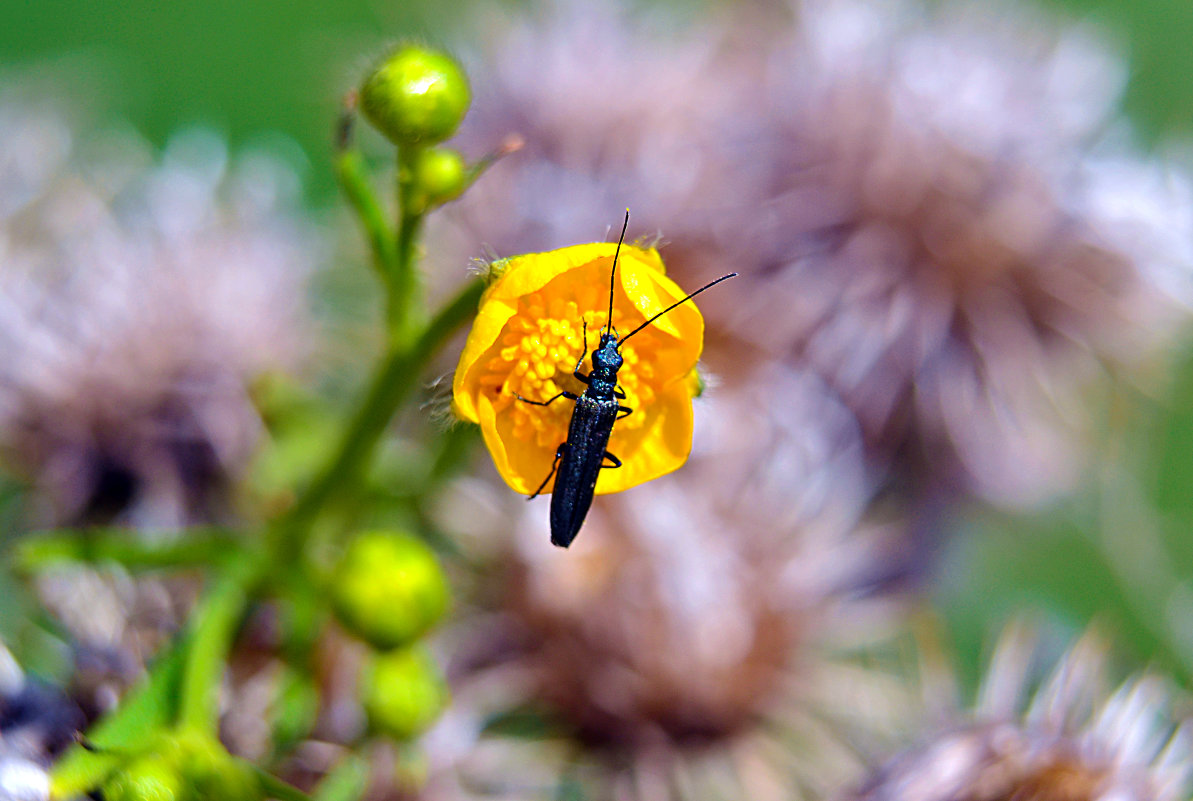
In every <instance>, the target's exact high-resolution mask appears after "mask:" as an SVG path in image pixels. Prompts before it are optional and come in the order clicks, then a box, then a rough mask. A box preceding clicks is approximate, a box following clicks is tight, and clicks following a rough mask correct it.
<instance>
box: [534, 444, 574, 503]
mask: <svg viewBox="0 0 1193 801" xmlns="http://www.w3.org/2000/svg"><path fill="white" fill-rule="evenodd" d="M567 448H568V444H567V443H566V442H561V443H559V447H558V448H556V449H555V461H553V462H551V472H550V473H547V477H546V478H544V479H543V483H542V484H539V488H538V489H536V490H535V491H534V494H533V495H531V496H530V497H529V498H527V499H526V500H528V501H533V500H534V499H535V498H537V497H538V496H539V493H540V492H542V491H543V489H544V488H545V487H546V486H547V482H548V481H550V480H551V476H553V475H555V471H556V469H558V468H559V460H560V459H561V458H562V457H563V454H564V453H565V452H566V451H567Z"/></svg>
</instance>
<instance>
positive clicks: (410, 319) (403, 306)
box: [388, 214, 423, 345]
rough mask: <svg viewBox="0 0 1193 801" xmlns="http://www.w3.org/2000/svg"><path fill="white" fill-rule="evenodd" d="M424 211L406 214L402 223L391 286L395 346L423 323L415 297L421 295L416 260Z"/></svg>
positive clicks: (391, 333) (390, 312) (391, 326)
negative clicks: (415, 267) (415, 265)
mask: <svg viewBox="0 0 1193 801" xmlns="http://www.w3.org/2000/svg"><path fill="white" fill-rule="evenodd" d="M422 222H423V215H422V214H403V215H402V219H401V220H400V221H399V224H398V256H397V267H396V269H395V270H394V273H393V276H392V277H393V284H392V286H391V287H390V296H389V307H388V322H389V336H390V343H391V345H397V344H402V343H404V342H407V341H409V338H410V336H411V333H412V331H413V330H414V329H415V328H416V327H417V326H418V325H419V323H420V322H421V320H419V319H418V318H419V308H418V305H417V304H416V303H415V299H416V298H418V297H419V296H420V293H419V286H418V285H419V277H418V271H417V270H415V269H414V261H415V255H416V250H417V244H418V237H419V234H420V233H421V231H422Z"/></svg>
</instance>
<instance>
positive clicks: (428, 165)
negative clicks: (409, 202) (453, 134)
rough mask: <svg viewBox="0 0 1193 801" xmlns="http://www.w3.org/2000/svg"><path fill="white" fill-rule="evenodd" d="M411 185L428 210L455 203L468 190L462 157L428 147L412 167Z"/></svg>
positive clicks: (465, 168)
mask: <svg viewBox="0 0 1193 801" xmlns="http://www.w3.org/2000/svg"><path fill="white" fill-rule="evenodd" d="M414 185H415V186H416V187H417V191H418V193H419V194H420V195H422V198H423V202H424V204H425V205H426V206H428V207H429V206H438V205H440V204H443V203H446V202H447V201H449V200H454V199H455V198H457V197H459V196H460V193H461V192H463V191H464V190H465V189H466V188H467V187H468V166H467V165H466V164H465V163H464V157H463V156H461V155H460V154H459V153H457V152H456V151H454V150H451V149H449V148H446V147H431V148H427V149H426V150H424V151H422V152H421V153H419V154H418V161H417V162H416V163H415V165H414Z"/></svg>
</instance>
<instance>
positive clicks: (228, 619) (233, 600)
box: [178, 559, 261, 734]
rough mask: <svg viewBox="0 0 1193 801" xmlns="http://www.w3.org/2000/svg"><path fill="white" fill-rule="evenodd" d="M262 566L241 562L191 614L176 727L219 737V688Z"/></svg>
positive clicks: (224, 574)
mask: <svg viewBox="0 0 1193 801" xmlns="http://www.w3.org/2000/svg"><path fill="white" fill-rule="evenodd" d="M260 564H261V562H260V561H259V560H255V559H254V560H248V561H242V560H237V561H236V562H234V563H232V564H231V565H230V566H229V567H227V568H225V569H224V571H223V572H222V573H220V574H219V575H218V576H217V578H216V581H215V586H213V587H212V588H211V589H210V590H208V592H207V593H206V595H205V596H204V597H203V599H202V600H201V601H200V602H199V606H198V607H197V608H196V609H195V611H194V612H193V617H192V621H193V631H192V635H191V637H190V638H189V640H190V642H189V646H188V648H187V653H186V663H185V667H184V669H183V674H182V691H181V698H180V700H179V709H178V725H179V727H180V728H191V729H196V730H198V731H201V732H203V733H205V734H215V733H216V731H217V729H218V725H219V685H220V679H221V677H222V676H223V673H224V663H225V662H226V660H227V656H228V652H229V651H230V650H231V648H232V639H233V637H234V636H235V635H236V628H237V625H238V624H239V622H240V618H241V616H242V615H243V614H244V610H245V606H246V604H247V602H248V598H247V590H248V588H249V587H250V586H251V585H252V584H254V583H256V579H257V578H259V576H260V573H261V567H260Z"/></svg>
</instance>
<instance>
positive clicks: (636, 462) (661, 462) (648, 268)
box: [452, 243, 704, 495]
mask: <svg viewBox="0 0 1193 801" xmlns="http://www.w3.org/2000/svg"><path fill="white" fill-rule="evenodd" d="M614 249H615V246H614V245H613V244H612V243H601V244H593V245H575V246H573V247H569V248H563V249H562V250H553V251H551V252H550V253H531V254H528V255H525V256H516V257H514V258H511V259H506V260H504V261H500V262H497V263H495V264H494V265H493V267H494V272H495V274H496V275H497V277H496V279H495V280H494V281H493V283H492V284H491V285H490V286H489V287H488V288H487V289H486V290H485V293H484V295H483V296H482V297H481V303H480V311H479V312H478V313H477V317H476V322H475V323H474V324H473V326H472V331H471V332H470V333H469V335H468V342H467V343H466V344H465V345H464V352H463V353H462V354H461V355H460V364H459V366H458V367H457V368H456V375H455V380H454V382H453V385H452V393H453V398H454V400H453V406H454V409H455V412H456V414H457V415H458V416H459V417H461V418H463V419H465V420H470V421H472V422H474V423H479V424H480V427H481V432H482V433H483V434H484V438H485V444H486V445H487V446H488V448H489V452H490V453H491V454H492V455H493V461H494V462H495V463H496V465H497V470H498V472H500V473H501V477H502V478H504V479H505V481H506V483H507V484H509V485H510V487H512V488H513V489H514V490H515V491H517V492H521V493H524V494H527V495H529V494H530V493H532V492H534V490H535V488H536V487H538V485H539V484H541V483H542V481H543V479H544V478H546V477H547V474H548V473H549V472H550V471H551V463H552V461H553V460H554V458H555V449H556V447H558V445H559V443H561V442H563V441H564V440H565V439H567V430H568V422H569V421H570V420H571V415H572V408H573V404H572V403H571V401H569V400H567V399H566V398H560V399H559V400H557V401H555V402H554V403H552V404H551V405H550V406H535V405H532V404H528V403H523V402H521V401H519V400H518V399H517V398H516V397H515V396H516V395H521V396H522V397H524V398H529V399H531V400H538V401H545V400H547V399H549V398H551V397H552V396H553V395H555V394H556V393H558V392H560V391H561V390H565V389H566V390H569V391H571V392H575V393H577V394H579V393H581V392H583V390H584V385H583V384H581V383H580V382H579V381H577V380H576V379H575V378H574V377H573V375H572V371H573V370H574V369H575V367H576V362H577V360H578V359H579V358H580V356H581V355H582V354H585V353H587V354H588V356H587V357H586V358H585V360H584V364H583V365H581V372H583V373H588V372H589V370H590V369H591V368H592V356H591V354H592V350H593V348H595V347H596V346H597V344H598V342H599V340H600V335H601V331H602V330H603V328H604V326H605V323H606V318H607V316H608V309H609V271H610V270H611V268H612V266H613V254H614ZM664 272H665V270H664V267H663V261H662V259H661V258H659V254H658V251H656V250H654V249H653V248H651V249H643V248H638V247H634V246H631V245H622V247H621V255H620V256H619V258H618V260H617V282H616V287H615V291H614V294H613V326H614V328H615V329H617V330H618V331H620V332H621V334H622V335H623V336H624V335H625V334H628V333H629V332H630V331H632V330H633V329H634V328H636V327H637V326H639V325H641V324H642V323H643V322H645V321H646V320H647V319H648V318H649V317H650V316H652V315H654V314H657V313H658V312H660V311H662V310H663V309H665V308H666V307H667V306H670V305H671V304H672V303H675V302H677V301H679V300H681V299H682V298H683V297H684V295H685V294H686V293H684V291H683V290H682V289H680V288H679V287H678V286H677V285H676V284H675V283H674V282H673V281H672V280H671V279H669V278H667V276H666V275H665V274H664ZM584 322H586V323H587V324H588V340H587V342H584V341H582V338H581V333H582V330H583V323H584ZM703 345H704V318H703V317H702V316H701V314H700V311H699V309H697V308H696V306H695V304H694V303H685V304H684V305H682V306H680V307H678V308H677V309H675V310H674V311H671V312H668V313H667V314H665V315H663V316H662V317H660V318H659V319H658V320H656V321H655V322H654V323H652V324H651V325H649V326H647V327H646V328H645V329H643V330H642V331H641V332H640V333H638V334H636V335H634V337H633V338H632V339H630V340H629V341H628V342H627V343H626V344H625V345H624V346H623V347H622V348H621V355H622V357H623V359H624V363H623V364H622V367H621V370H620V372H619V373H618V376H617V378H618V382H619V383H620V385H621V387H622V389H624V390H625V393H626V399H625V400H623V401H620V402H621V403H622V404H623V405H625V406H628V407H630V408H631V409H633V410H634V411H633V414H631V415H629V416H628V417H626V418H624V419H621V420H618V421H617V424H616V425H614V426H613V436H612V438H611V439H610V440H609V452H610V453H612V454H614V455H615V456H617V457H618V458H620V459H621V460H622V466H621V467H620V468H618V469H606V470H601V472H600V476H599V478H598V479H597V485H596V491H597V494H603V493H609V492H620V491H622V490H625V489H629V488H630V487H633V486H636V485H638V484H641V483H643V482H645V481H650V480H651V479H652V478H658V477H659V476H661V475H664V474H665V473H669V472H671V471H672V470H675V469H676V468H678V467H679V466H680V465H682V464H683V463H684V461H685V460H686V459H687V458H688V453H689V452H690V451H691V448H692V396H693V394H695V393H696V392H697V390H698V387H699V381H698V378H697V376H696V369H695V368H696V362H697V360H698V359H699V358H700V351H701V349H702V348H703ZM547 490H550V487H547Z"/></svg>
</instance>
